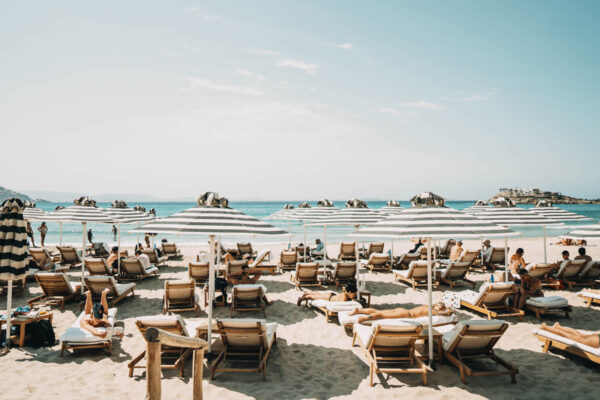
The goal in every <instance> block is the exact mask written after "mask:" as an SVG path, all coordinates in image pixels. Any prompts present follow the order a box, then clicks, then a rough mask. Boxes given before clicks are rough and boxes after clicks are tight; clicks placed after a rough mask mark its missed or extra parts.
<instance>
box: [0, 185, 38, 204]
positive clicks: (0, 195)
mask: <svg viewBox="0 0 600 400" xmlns="http://www.w3.org/2000/svg"><path fill="white" fill-rule="evenodd" d="M11 197H17V198H19V199H21V200H29V201H35V200H34V199H32V198H31V197H29V196H27V195H26V194H23V193H19V192H15V191H14V190H10V189H7V188H5V187H4V186H0V203H2V202H3V201H4V200H6V199H10V198H11Z"/></svg>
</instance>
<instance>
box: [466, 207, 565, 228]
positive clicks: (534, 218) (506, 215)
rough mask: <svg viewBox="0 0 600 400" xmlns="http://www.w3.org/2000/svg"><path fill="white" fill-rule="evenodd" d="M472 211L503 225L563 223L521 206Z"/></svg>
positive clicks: (488, 220) (480, 216)
mask: <svg viewBox="0 0 600 400" xmlns="http://www.w3.org/2000/svg"><path fill="white" fill-rule="evenodd" d="M469 208H470V207H469ZM465 211H467V209H465ZM467 212H468V211H467ZM470 213H471V214H473V215H476V216H477V217H478V218H481V219H483V220H485V221H487V222H491V223H493V224H497V225H501V226H528V225H529V226H549V225H562V222H560V221H557V220H555V219H551V218H548V217H545V216H543V215H540V214H537V213H535V212H533V211H529V210H525V209H524V208H519V207H486V210H481V211H471V212H470Z"/></svg>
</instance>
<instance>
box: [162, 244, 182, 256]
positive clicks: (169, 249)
mask: <svg viewBox="0 0 600 400" xmlns="http://www.w3.org/2000/svg"><path fill="white" fill-rule="evenodd" d="M161 247H162V253H163V254H164V255H165V257H167V259H168V260H170V259H172V258H181V257H183V255H182V254H181V251H180V250H179V249H178V248H177V245H176V244H175V243H165V242H163V243H162V245H161Z"/></svg>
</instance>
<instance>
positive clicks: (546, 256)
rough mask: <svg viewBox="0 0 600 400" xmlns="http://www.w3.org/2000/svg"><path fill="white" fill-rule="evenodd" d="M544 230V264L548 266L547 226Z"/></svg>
mask: <svg viewBox="0 0 600 400" xmlns="http://www.w3.org/2000/svg"><path fill="white" fill-rule="evenodd" d="M542 228H543V229H544V264H546V263H547V262H548V252H547V251H546V249H547V247H546V225H543V226H542Z"/></svg>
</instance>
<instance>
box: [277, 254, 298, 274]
mask: <svg viewBox="0 0 600 400" xmlns="http://www.w3.org/2000/svg"><path fill="white" fill-rule="evenodd" d="M296 264H298V252H297V251H296V250H283V251H282V252H281V256H280V257H279V265H278V266H279V269H280V270H282V271H285V270H292V269H296Z"/></svg>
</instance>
